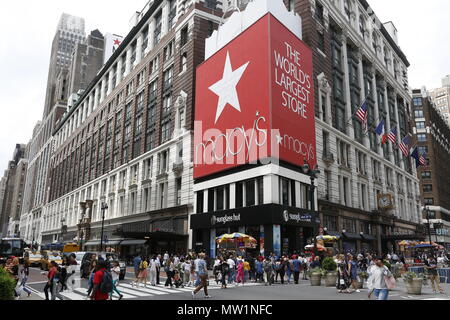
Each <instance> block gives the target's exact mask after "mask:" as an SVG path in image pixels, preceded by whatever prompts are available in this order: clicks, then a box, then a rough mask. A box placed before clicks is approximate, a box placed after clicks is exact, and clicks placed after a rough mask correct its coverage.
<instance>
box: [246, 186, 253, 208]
mask: <svg viewBox="0 0 450 320" xmlns="http://www.w3.org/2000/svg"><path fill="white" fill-rule="evenodd" d="M245 205H246V207H251V206H254V205H255V180H248V181H246V182H245Z"/></svg>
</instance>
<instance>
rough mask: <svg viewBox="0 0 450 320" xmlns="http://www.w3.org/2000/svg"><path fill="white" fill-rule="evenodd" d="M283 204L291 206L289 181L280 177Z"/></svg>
mask: <svg viewBox="0 0 450 320" xmlns="http://www.w3.org/2000/svg"><path fill="white" fill-rule="evenodd" d="M280 192H281V194H280V196H281V197H280V198H281V204H282V205H285V206H289V205H290V203H289V180H288V179H285V178H281V177H280Z"/></svg>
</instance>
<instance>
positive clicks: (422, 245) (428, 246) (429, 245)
mask: <svg viewBox="0 0 450 320" xmlns="http://www.w3.org/2000/svg"><path fill="white" fill-rule="evenodd" d="M432 247H433V246H432V245H431V244H418V245H416V246H415V247H414V249H420V248H432Z"/></svg>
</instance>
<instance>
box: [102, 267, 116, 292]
mask: <svg viewBox="0 0 450 320" xmlns="http://www.w3.org/2000/svg"><path fill="white" fill-rule="evenodd" d="M100 291H101V293H103V294H108V293H111V292H112V291H113V280H112V275H111V272H109V271H107V270H105V271H104V272H103V279H102V283H101V284H100Z"/></svg>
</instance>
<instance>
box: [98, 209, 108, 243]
mask: <svg viewBox="0 0 450 320" xmlns="http://www.w3.org/2000/svg"><path fill="white" fill-rule="evenodd" d="M106 210H108V205H107V204H106V203H104V202H103V203H102V233H101V239H100V252H103V228H104V224H105V211H106Z"/></svg>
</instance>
